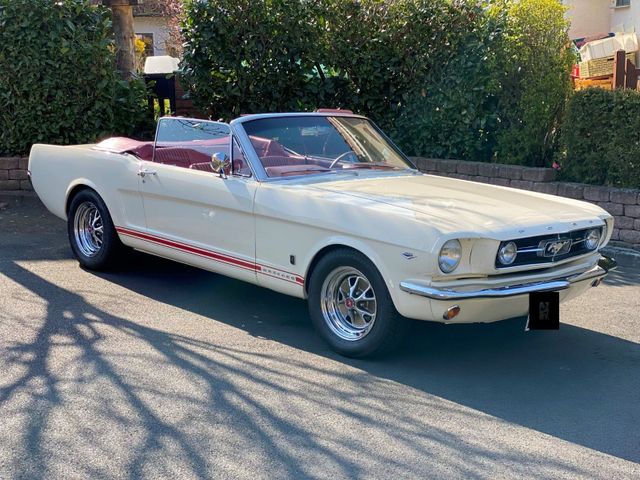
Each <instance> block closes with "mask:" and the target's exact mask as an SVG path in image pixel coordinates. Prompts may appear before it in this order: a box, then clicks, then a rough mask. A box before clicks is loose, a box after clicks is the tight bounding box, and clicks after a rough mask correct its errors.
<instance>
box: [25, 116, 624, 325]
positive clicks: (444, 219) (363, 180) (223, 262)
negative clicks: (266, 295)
mask: <svg viewBox="0 0 640 480" xmlns="http://www.w3.org/2000/svg"><path fill="white" fill-rule="evenodd" d="M232 125H233V123H232ZM243 148H246V143H245V144H244V145H243ZM141 168H147V169H153V170H154V171H156V174H154V175H149V176H146V177H141V176H139V175H138V172H139V170H140V169H141ZM29 171H30V173H31V181H32V183H33V187H34V189H35V191H36V193H37V194H38V196H39V197H40V199H41V200H42V202H43V203H44V205H45V206H46V207H47V208H48V209H49V210H50V211H51V212H52V213H53V214H55V215H56V216H58V217H60V218H63V219H66V207H67V202H68V200H69V195H70V194H71V192H72V191H73V189H74V188H76V187H78V186H87V187H90V188H92V189H94V190H95V191H96V192H97V193H98V194H99V195H100V196H101V197H102V199H103V200H104V202H105V204H106V205H107V207H108V209H109V212H110V214H111V217H112V220H113V222H114V224H115V225H116V226H117V227H118V234H119V236H120V239H121V240H122V242H123V243H124V244H125V245H128V246H130V247H133V248H135V249H137V250H140V251H143V252H148V253H151V254H155V255H158V256H162V257H166V258H169V259H172V260H176V261H179V262H182V263H186V264H189V265H193V266H196V267H200V268H203V269H206V270H210V271H212V272H216V273H220V274H222V275H227V276H229V277H233V278H237V279H240V280H243V281H247V282H251V283H254V284H257V285H260V286H263V287H266V288H269V289H272V290H275V291H277V292H281V293H284V294H287V295H292V296H296V297H300V298H305V297H306V289H305V282H306V281H307V280H308V278H309V273H310V272H309V268H310V266H311V264H312V262H313V260H314V258H315V257H316V255H317V254H318V252H320V251H321V250H322V249H323V248H326V247H332V246H339V245H344V246H347V247H350V248H353V249H356V250H358V251H360V252H361V253H363V254H364V255H366V256H367V257H368V258H369V259H370V260H371V261H372V263H373V264H374V265H375V266H376V267H377V268H378V270H379V271H380V273H381V274H382V276H383V278H384V279H385V281H386V284H387V286H388V288H389V292H390V294H391V297H392V299H393V302H394V304H395V306H396V308H397V310H398V311H399V312H400V313H401V314H402V315H405V316H406V317H409V318H414V319H420V320H434V321H440V322H442V321H444V320H443V313H444V312H445V311H446V309H447V308H449V307H450V306H452V305H454V304H457V305H459V306H460V307H461V313H460V314H459V315H458V316H457V317H455V319H454V320H453V321H454V322H491V321H495V320H502V319H506V318H512V317H515V316H519V315H524V314H526V312H527V310H528V295H518V296H513V297H508V298H497V299H496V298H473V299H465V300H460V301H455V302H453V301H449V300H447V301H444V300H435V299H430V298H425V297H423V296H420V295H413V294H409V293H407V292H406V291H403V290H401V289H400V287H399V285H400V282H402V281H407V280H409V281H412V282H414V283H416V284H420V285H424V286H431V287H438V288H454V289H458V290H460V289H461V290H465V289H478V288H496V287H502V286H507V285H519V284H522V283H529V282H538V281H545V280H549V279H553V278H557V277H559V276H570V275H574V274H579V273H582V272H585V271H587V270H589V269H590V268H592V267H594V266H595V265H596V264H597V262H598V260H599V258H600V255H599V253H598V252H597V251H592V252H589V253H587V254H584V255H580V256H577V257H573V258H568V259H566V260H563V261H562V260H561V261H558V262H555V263H554V265H552V266H550V267H549V268H544V269H541V268H540V266H536V265H526V266H519V267H511V268H501V269H499V270H498V269H496V267H495V257H496V252H497V249H498V246H499V244H500V242H501V241H503V240H509V239H516V238H523V237H531V236H536V235H544V234H549V233H553V234H556V233H558V234H561V233H564V232H568V231H571V230H577V229H582V228H589V227H597V226H603V225H605V226H606V235H605V238H603V239H602V242H601V244H600V247H599V248H602V247H603V246H604V245H606V243H607V242H608V240H609V238H610V236H611V232H612V230H613V219H612V217H611V215H609V214H608V213H607V212H606V211H604V210H603V209H602V208H600V207H598V206H595V205H592V204H589V203H586V202H581V201H577V200H571V199H566V198H561V197H556V196H551V195H545V194H541V193H535V192H528V191H523V190H516V189H512V188H506V187H499V186H492V185H486V184H480V183H474V182H469V181H463V180H457V179H451V178H444V177H437V176H431V175H425V174H420V173H418V172H415V171H410V170H407V171H405V172H388V171H376V170H361V171H358V172H350V173H339V174H335V175H329V174H324V175H308V176H305V177H292V178H287V179H279V180H278V181H259V180H258V179H257V178H256V177H255V176H254V177H250V178H246V177H240V176H234V175H230V176H229V177H228V178H226V179H224V178H221V177H220V176H218V175H216V174H213V173H210V172H203V171H198V170H190V169H186V168H181V167H175V166H171V165H165V164H154V163H153V162H147V161H144V160H140V159H138V158H137V157H135V156H133V155H131V154H127V153H123V154H120V153H110V152H105V151H99V150H96V149H94V148H93V146H92V145H81V146H65V147H61V146H53V145H34V146H33V148H32V150H31V156H30V161H29ZM453 238H457V239H459V240H460V242H461V244H462V249H463V256H462V260H461V262H460V265H459V267H458V268H457V269H456V270H455V271H454V272H453V273H451V274H443V273H442V272H441V271H440V270H439V268H438V262H437V256H438V253H439V250H440V248H441V246H442V245H443V244H444V243H445V242H446V241H447V240H449V239H453ZM407 253H410V254H411V255H406V254H407ZM292 256H293V257H295V264H292V263H291V261H290V258H291V257H292ZM411 256H413V258H411ZM591 283H592V282H591V280H585V281H580V282H576V283H573V284H572V285H571V287H570V288H567V289H565V290H562V291H561V292H560V297H561V300H566V299H569V298H573V297H574V296H576V295H578V294H580V293H582V292H583V291H585V290H586V289H587V288H589V287H590V286H591Z"/></svg>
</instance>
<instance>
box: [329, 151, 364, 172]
mask: <svg viewBox="0 0 640 480" xmlns="http://www.w3.org/2000/svg"><path fill="white" fill-rule="evenodd" d="M347 155H353V156H354V157H355V158H356V160H357V159H358V156H357V155H356V154H355V153H353V151H351V150H349V151H348V152H344V153H342V154H340V155H338V156H337V157H336V159H335V160H334V161H333V162H331V165H329V168H333V167H334V165H335V164H336V163H338V162H340V161H342V159H343V158H344V157H346V156H347Z"/></svg>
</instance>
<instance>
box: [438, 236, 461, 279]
mask: <svg viewBox="0 0 640 480" xmlns="http://www.w3.org/2000/svg"><path fill="white" fill-rule="evenodd" d="M461 257H462V246H461V245H460V242H459V241H458V240H449V241H448V242H446V243H445V244H444V245H443V246H442V248H441V249H440V256H439V257H438V265H440V270H442V271H443V272H444V273H451V272H453V271H454V270H455V269H456V267H457V266H458V264H459V263H460V258H461Z"/></svg>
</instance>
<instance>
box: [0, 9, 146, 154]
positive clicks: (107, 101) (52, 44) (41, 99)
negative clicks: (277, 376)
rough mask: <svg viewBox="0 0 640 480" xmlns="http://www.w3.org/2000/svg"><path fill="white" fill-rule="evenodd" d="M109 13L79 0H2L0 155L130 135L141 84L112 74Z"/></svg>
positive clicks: (137, 119) (140, 114) (139, 117)
mask: <svg viewBox="0 0 640 480" xmlns="http://www.w3.org/2000/svg"><path fill="white" fill-rule="evenodd" d="M110 29H111V21H110V16H109V10H108V9H106V8H104V7H94V6H91V5H89V2H87V1H83V0H57V1H55V2H54V1H52V0H0V72H1V73H0V153H4V154H7V153H11V154H19V153H26V152H28V151H29V148H30V147H31V145H32V144H33V143H36V142H46V143H56V144H74V143H86V142H91V141H94V140H95V139H96V138H97V137H100V136H106V135H109V134H130V133H131V132H132V130H133V129H134V128H136V127H137V126H138V125H140V123H141V122H142V121H143V120H144V116H145V102H144V100H145V96H146V91H145V87H144V84H141V82H140V81H136V82H132V83H129V82H124V81H121V80H120V79H119V77H118V76H117V73H116V71H115V64H114V54H113V52H114V48H113V44H112V40H111V37H112V35H111V31H110Z"/></svg>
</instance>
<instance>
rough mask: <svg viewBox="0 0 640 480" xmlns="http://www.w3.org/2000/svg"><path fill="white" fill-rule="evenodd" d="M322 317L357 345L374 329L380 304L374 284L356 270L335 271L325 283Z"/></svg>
mask: <svg viewBox="0 0 640 480" xmlns="http://www.w3.org/2000/svg"><path fill="white" fill-rule="evenodd" d="M321 302H322V305H321V307H322V316H323V317H324V321H325V322H326V324H327V326H328V327H329V329H330V330H331V331H332V332H333V333H334V334H335V335H337V336H338V337H340V338H341V339H343V340H347V341H350V342H355V341H356V340H360V339H362V338H364V337H365V336H366V335H367V334H368V333H369V332H370V331H371V329H372V328H373V324H374V323H375V320H376V312H377V308H378V302H377V300H376V295H375V292H374V291H373V287H372V286H371V282H370V281H369V280H368V279H367V277H365V276H364V274H363V273H362V272H360V271H358V270H356V269H355V268H353V267H339V268H336V269H335V270H333V271H332V272H331V273H330V274H329V275H327V278H325V280H324V283H323V284H322V296H321Z"/></svg>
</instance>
